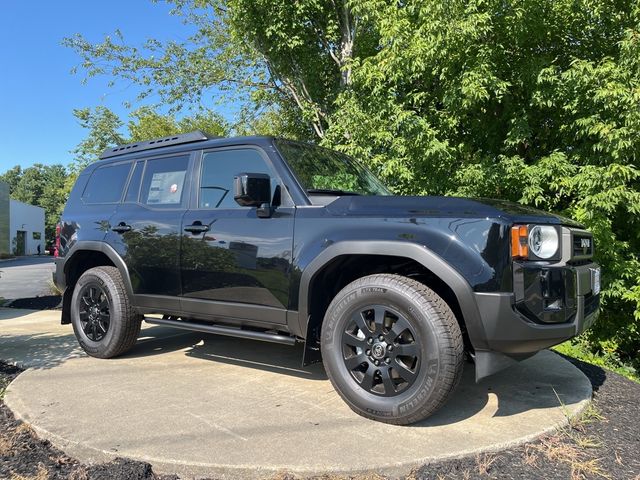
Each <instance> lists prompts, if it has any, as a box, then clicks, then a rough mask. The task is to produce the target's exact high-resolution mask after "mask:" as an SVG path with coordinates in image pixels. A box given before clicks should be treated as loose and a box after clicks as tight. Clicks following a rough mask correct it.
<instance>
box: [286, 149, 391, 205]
mask: <svg viewBox="0 0 640 480" xmlns="http://www.w3.org/2000/svg"><path fill="white" fill-rule="evenodd" d="M276 146H277V147H278V150H280V153H281V154H282V156H283V157H284V159H285V160H286V161H287V163H288V164H289V166H290V167H291V170H293V173H294V175H295V176H296V177H297V178H298V181H299V182H300V183H301V184H302V187H303V188H304V189H305V190H306V191H307V193H309V194H312V195H322V194H328V195H391V192H389V190H388V189H387V187H385V186H384V185H383V184H382V182H381V181H380V180H378V179H377V178H376V177H375V176H374V175H373V173H371V172H370V171H369V170H367V169H366V168H364V167H363V166H362V165H360V164H359V163H358V162H356V161H355V160H354V159H352V158H351V157H348V156H347V155H344V154H343V153H339V152H335V151H333V150H328V149H326V148H321V147H317V146H314V145H306V144H303V143H297V142H291V141H288V140H276Z"/></svg>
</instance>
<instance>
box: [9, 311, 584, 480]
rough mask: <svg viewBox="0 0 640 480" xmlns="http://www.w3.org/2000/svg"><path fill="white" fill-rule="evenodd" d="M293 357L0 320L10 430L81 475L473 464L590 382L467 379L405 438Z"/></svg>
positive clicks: (574, 405) (576, 377)
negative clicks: (464, 460)
mask: <svg viewBox="0 0 640 480" xmlns="http://www.w3.org/2000/svg"><path fill="white" fill-rule="evenodd" d="M300 356H301V349H300V348H299V347H288V346H282V345H276V344H268V343H261V342H252V341H248V340H239V339H230V338H226V337H219V336H214V335H207V334H201V333H184V332H181V331H177V330H172V329H169V328H167V327H158V326H146V327H144V328H143V330H142V334H141V338H140V340H139V341H138V344H137V345H136V346H135V347H134V349H133V350H132V351H131V352H130V353H129V354H127V355H125V356H123V357H120V358H117V359H112V360H98V359H93V358H90V357H87V356H85V355H84V354H83V353H82V352H81V351H80V349H79V348H78V347H77V344H76V342H75V338H74V337H73V333H72V330H71V327H69V326H60V325H59V312H52V311H47V312H32V311H20V310H18V311H16V310H10V309H0V358H2V359H4V360H8V361H11V362H14V363H18V364H21V365H23V366H29V367H31V368H30V369H29V370H27V371H26V372H25V373H23V374H22V375H20V376H19V377H18V378H17V379H16V380H15V381H14V382H13V383H12V384H11V385H10V386H9V389H8V390H7V394H6V397H5V402H6V403H7V405H8V406H9V407H10V408H11V409H12V410H13V412H14V413H15V414H16V416H17V417H18V418H21V419H22V420H24V421H25V422H27V423H29V424H31V425H32V427H33V428H34V429H35V431H36V432H37V433H38V434H39V435H41V436H42V437H44V438H47V439H49V440H50V441H51V442H52V443H54V444H55V445H56V446H58V447H60V448H62V449H63V450H64V451H66V452H67V453H69V454H70V455H72V456H75V457H77V458H78V459H79V460H81V461H84V462H95V461H103V460H107V459H111V458H113V457H114V456H125V457H129V458H133V459H138V460H143V461H148V462H150V463H151V464H152V465H153V467H154V470H155V471H156V472H160V473H178V474H180V475H182V476H183V477H186V478H189V477H192V476H211V477H215V478H259V477H264V476H269V475H273V474H274V473H276V472H280V471H288V472H291V473H296V474H300V475H313V474H322V473H351V474H353V473H357V472H372V471H374V472H377V473H382V474H390V475H396V474H406V473H407V472H408V471H409V470H410V469H411V468H412V467H415V466H418V465H422V464H424V463H427V462H433V461H437V460H442V459H445V458H451V457H460V456H464V455H475V454H478V453H480V452H487V451H495V450H500V449H503V448H505V447H507V446H512V445H515V444H519V443H523V442H525V441H529V440H532V439H534V438H536V437H537V436H539V435H541V434H543V433H545V432H548V431H550V430H552V429H555V428H557V427H559V426H561V425H565V424H567V422H568V419H569V418H570V417H571V416H574V415H576V414H578V413H579V412H581V411H582V409H584V408H585V407H586V405H587V404H588V402H589V401H590V398H591V384H590V382H589V381H588V379H587V378H586V377H585V376H584V375H583V374H582V373H581V372H580V371H579V370H577V369H576V368H575V367H573V366H572V365H571V364H570V363H569V362H567V361H565V360H563V359H562V358H561V357H559V356H557V355H555V354H554V353H551V352H549V351H544V352H541V353H540V354H538V355H536V356H535V357H533V358H531V359H529V360H527V361H525V362H523V363H521V364H519V365H517V366H515V367H513V368H511V369H509V370H507V371H504V372H502V373H500V374H498V375H495V376H493V377H490V378H488V379H485V380H483V381H482V382H481V383H479V384H476V383H475V382H474V378H473V366H472V365H471V364H467V365H466V370H465V373H464V376H463V379H462V382H461V385H460V386H459V388H458V390H457V391H456V393H455V395H454V397H453V398H452V399H451V400H450V401H449V403H448V404H447V405H446V406H445V407H444V408H443V409H441V410H440V411H439V412H438V413H436V414H435V415H434V416H433V417H431V418H429V419H427V420H426V421H424V422H421V423H419V424H416V425H412V426H408V427H402V426H392V425H385V424H382V423H377V422H373V421H370V420H367V419H364V418H362V417H360V416H358V415H356V414H355V413H353V412H352V411H351V410H350V409H349V408H348V407H347V406H346V405H345V403H344V402H342V400H341V399H340V398H339V397H338V395H337V394H336V393H335V391H334V390H333V388H332V386H331V384H330V383H329V381H328V380H327V378H326V375H325V373H324V371H323V369H322V367H321V366H320V365H315V366H313V367H312V368H301V367H300Z"/></svg>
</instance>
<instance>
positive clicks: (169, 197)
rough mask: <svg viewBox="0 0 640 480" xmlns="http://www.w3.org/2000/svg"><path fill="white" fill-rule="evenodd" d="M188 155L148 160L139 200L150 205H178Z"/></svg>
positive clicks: (182, 189)
mask: <svg viewBox="0 0 640 480" xmlns="http://www.w3.org/2000/svg"><path fill="white" fill-rule="evenodd" d="M188 166H189V157H188V156H182V157H168V158H159V159H157V160H148V161H147V166H146V168H145V170H144V177H143V179H142V188H141V190H140V202H141V203H144V204H146V205H149V206H151V207H174V208H175V207H178V206H179V205H180V204H181V203H182V197H183V193H184V183H185V179H186V176H187V168H188Z"/></svg>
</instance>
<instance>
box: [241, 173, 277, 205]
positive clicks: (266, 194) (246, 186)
mask: <svg viewBox="0 0 640 480" xmlns="http://www.w3.org/2000/svg"><path fill="white" fill-rule="evenodd" d="M233 199H234V200H235V201H236V202H237V203H238V205H240V206H241V207H259V208H260V209H262V208H265V207H270V206H271V177H269V175H266V174H264V173H239V174H238V175H236V176H235V177H233Z"/></svg>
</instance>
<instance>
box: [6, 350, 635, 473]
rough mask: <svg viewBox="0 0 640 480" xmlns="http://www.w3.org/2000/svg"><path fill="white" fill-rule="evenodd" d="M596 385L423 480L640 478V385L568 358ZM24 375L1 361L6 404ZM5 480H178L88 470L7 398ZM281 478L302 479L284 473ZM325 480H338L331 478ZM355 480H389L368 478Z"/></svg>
mask: <svg viewBox="0 0 640 480" xmlns="http://www.w3.org/2000/svg"><path fill="white" fill-rule="evenodd" d="M568 360H570V361H571V362H572V363H573V364H574V365H576V366H577V367H578V368H579V369H580V370H582V371H583V372H584V373H585V375H587V377H589V380H590V381H591V383H592V385H593V390H594V402H593V405H592V407H589V408H588V409H587V411H586V412H585V414H584V415H583V417H582V418H581V419H580V420H576V421H572V422H571V425H570V426H567V427H566V428H564V429H562V430H561V431H559V432H557V433H555V434H553V435H548V436H545V437H542V438H541V439H539V440H538V441H535V442H532V443H528V444H525V445H522V446H520V447H515V448H511V449H508V450H504V451H502V452H499V453H496V454H485V455H479V456H477V457H474V458H463V459H459V460H450V461H446V462H441V463H435V464H428V465H424V466H422V467H421V468H418V469H416V470H415V471H413V472H412V473H411V474H410V475H409V476H408V477H407V480H409V479H412V480H414V479H415V480H417V479H420V480H422V479H487V478H492V479H525V480H526V479H540V478H545V479H562V480H565V479H568V478H569V479H580V478H586V479H591V478H610V479H634V480H640V415H638V414H639V413H640V412H639V410H638V400H639V399H640V384H637V383H634V382H632V381H631V380H628V379H626V378H624V377H621V376H620V375H618V374H616V373H612V372H609V371H605V370H603V369H601V368H600V367H596V366H593V365H590V364H587V363H584V362H581V361H579V360H576V359H572V358H568ZM19 373H20V370H19V369H17V368H16V367H13V366H10V365H7V364H4V363H1V362H0V399H1V398H2V392H3V391H4V388H6V385H8V383H9V382H10V381H11V380H12V379H13V378H15V377H16V376H17V375H18V374H19ZM0 478H3V479H4V478H8V479H12V478H15V479H17V478H28V479H34V480H44V479H51V480H53V479H75V480H107V479H109V480H112V479H131V480H150V479H158V480H170V479H171V480H174V479H175V480H177V479H178V478H179V477H177V476H174V475H169V476H167V475H158V474H155V473H154V472H153V469H152V467H151V465H149V464H148V463H143V462H137V461H132V460H127V459H123V458H117V459H115V460H113V461H111V462H109V463H103V464H97V465H85V464H81V463H79V462H78V461H77V460H75V459H73V458H70V457H69V456H67V455H65V454H64V453H63V452H61V451H60V450H58V449H56V448H55V447H53V446H52V445H51V444H50V443H49V442H48V441H46V440H41V439H39V438H37V436H36V435H35V434H34V433H33V432H32V431H31V430H30V429H29V428H28V427H26V426H25V425H24V424H22V423H21V422H19V421H16V420H15V419H14V417H13V414H12V413H11V412H10V411H9V409H8V408H7V407H6V406H5V405H4V403H3V402H2V401H1V400H0ZM273 478H278V479H295V478H297V477H295V476H292V475H287V474H280V475H278V476H277V477H273ZM321 478H323V479H329V478H335V477H329V476H324V477H321ZM353 478H362V479H363V480H364V479H365V478H367V479H370V478H384V477H377V476H375V475H374V476H373V477H372V476H371V475H368V476H366V477H353Z"/></svg>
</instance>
